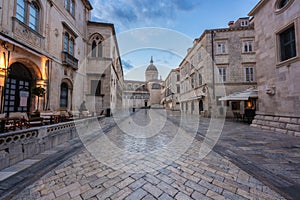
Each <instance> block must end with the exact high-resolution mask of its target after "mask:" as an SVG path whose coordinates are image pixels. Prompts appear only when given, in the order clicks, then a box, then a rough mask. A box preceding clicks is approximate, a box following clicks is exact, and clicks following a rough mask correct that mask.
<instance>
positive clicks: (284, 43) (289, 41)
mask: <svg viewBox="0 0 300 200" xmlns="http://www.w3.org/2000/svg"><path fill="white" fill-rule="evenodd" d="M279 39H280V60H281V61H285V60H288V59H290V58H293V57H295V56H296V40H295V27H294V25H293V26H292V27H290V28H288V29H287V30H285V31H283V32H282V33H280V34H279Z"/></svg>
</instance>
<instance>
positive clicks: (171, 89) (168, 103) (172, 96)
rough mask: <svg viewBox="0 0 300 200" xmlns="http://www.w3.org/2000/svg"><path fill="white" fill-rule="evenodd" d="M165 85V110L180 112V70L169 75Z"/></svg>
mask: <svg viewBox="0 0 300 200" xmlns="http://www.w3.org/2000/svg"><path fill="white" fill-rule="evenodd" d="M164 84H165V88H164V93H165V94H164V103H165V108H166V109H171V110H180V103H179V94H180V68H176V69H172V70H171V71H170V73H169V74H168V76H167V78H166V80H165V82H164Z"/></svg>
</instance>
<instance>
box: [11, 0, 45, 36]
mask: <svg viewBox="0 0 300 200" xmlns="http://www.w3.org/2000/svg"><path fill="white" fill-rule="evenodd" d="M16 11H17V12H16V18H17V19H18V20H20V21H21V22H23V23H25V24H26V25H28V26H29V27H30V28H31V29H33V30H35V31H39V21H40V19H39V18H40V7H39V6H38V3H37V2H36V1H25V0H17V9H16Z"/></svg>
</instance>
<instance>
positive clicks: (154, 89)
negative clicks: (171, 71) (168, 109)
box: [123, 57, 163, 109]
mask: <svg viewBox="0 0 300 200" xmlns="http://www.w3.org/2000/svg"><path fill="white" fill-rule="evenodd" d="M145 80H146V81H134V80H125V81H124V100H123V105H124V107H125V108H129V109H130V108H142V107H152V108H156V107H160V102H161V91H162V89H163V81H162V80H159V79H158V70H157V68H156V66H155V65H154V64H153V59H152V57H151V60H150V64H149V65H148V67H147V68H146V71H145Z"/></svg>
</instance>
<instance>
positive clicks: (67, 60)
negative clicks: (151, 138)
mask: <svg viewBox="0 0 300 200" xmlns="http://www.w3.org/2000/svg"><path fill="white" fill-rule="evenodd" d="M25 2H31V3H33V2H37V3H38V5H39V7H40V16H39V19H40V20H39V22H40V23H39V28H38V31H33V30H32V29H31V28H29V26H28V25H26V24H24V23H21V22H20V21H19V20H17V19H16V1H15V0H14V1H0V6H1V8H2V9H0V16H1V17H0V34H1V35H0V40H1V41H0V42H1V43H3V42H6V44H8V45H7V46H8V47H9V50H10V51H11V54H10V60H9V65H11V64H13V63H15V62H19V63H22V64H24V65H25V67H26V68H28V69H29V71H30V72H31V74H32V76H33V77H32V78H33V80H34V81H33V85H32V87H34V86H42V87H44V88H45V89H46V95H45V98H41V99H40V101H41V103H40V108H39V109H40V110H42V109H52V110H58V109H68V110H77V109H78V108H79V106H80V104H81V103H82V101H83V100H87V101H88V102H87V106H88V108H89V110H90V111H91V112H95V111H98V110H100V108H101V109H108V108H109V109H115V108H120V107H121V106H122V90H121V89H122V87H123V80H124V78H123V70H122V66H121V61H120V55H119V49H118V44H117V40H116V37H115V30H114V27H113V24H106V23H96V22H90V18H91V12H90V11H91V9H92V7H91V5H90V3H89V1H87V0H76V1H75V11H74V13H75V14H74V16H72V14H71V13H70V12H69V11H68V10H67V9H66V8H65V6H64V2H65V1H47V0H38V1H25ZM12 30H13V31H12ZM65 33H69V34H70V36H71V37H72V38H74V48H73V52H74V54H73V55H67V54H66V53H63V51H64V36H65ZM93 33H100V34H101V35H103V37H104V39H106V40H105V41H104V44H103V58H102V59H89V57H90V52H91V43H90V37H91V35H92V34H93ZM69 42H70V40H69ZM0 51H1V55H3V54H2V52H6V53H7V50H6V49H4V48H2V47H0ZM3 63H4V59H3V58H1V59H0V64H1V65H4V64H3ZM87 66H88V68H87ZM8 67H9V66H8ZM4 75H5V74H4V73H2V74H1V73H0V83H2V85H1V89H2V90H3V85H4V77H5V76H4ZM97 78H98V79H101V81H103V83H102V87H103V88H102V89H103V90H102V92H103V94H105V95H104V96H97V97H94V98H92V97H91V95H90V90H91V86H90V81H91V80H93V79H97ZM62 83H64V84H66V85H67V88H68V105H67V107H64V108H62V107H61V106H60V97H61V85H62ZM104 83H105V84H104ZM30 90H31V88H30ZM47 97H49V98H48V101H47ZM91 99H92V100H91ZM30 100H31V106H30V111H31V112H32V111H33V110H35V109H36V98H35V97H33V96H31V97H30ZM90 100H91V101H93V102H92V103H91V102H90Z"/></svg>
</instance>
